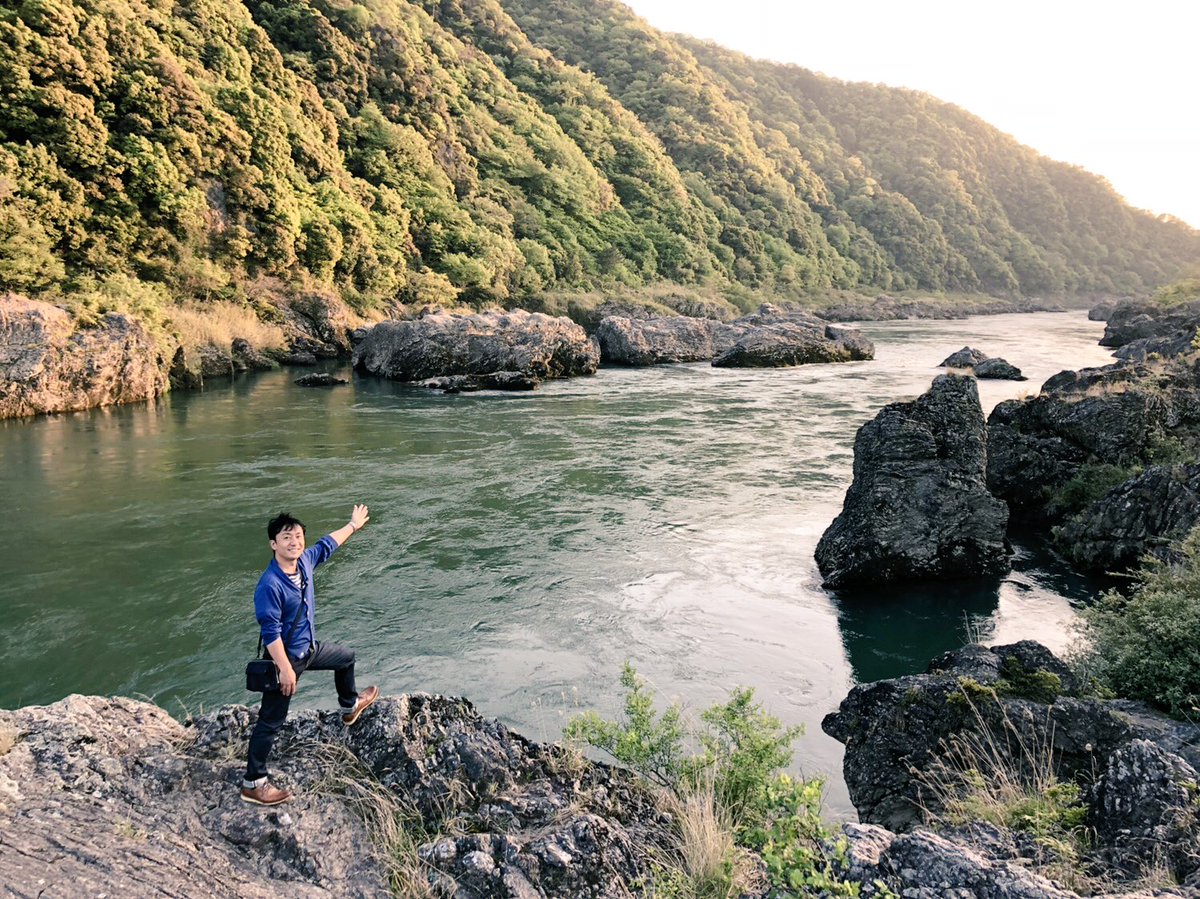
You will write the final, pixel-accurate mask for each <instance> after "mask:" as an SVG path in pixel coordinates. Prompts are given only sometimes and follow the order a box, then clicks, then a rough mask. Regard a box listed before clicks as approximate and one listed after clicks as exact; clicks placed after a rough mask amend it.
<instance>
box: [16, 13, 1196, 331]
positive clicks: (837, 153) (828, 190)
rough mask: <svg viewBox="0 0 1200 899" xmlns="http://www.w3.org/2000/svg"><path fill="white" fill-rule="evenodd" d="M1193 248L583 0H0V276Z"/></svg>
mask: <svg viewBox="0 0 1200 899" xmlns="http://www.w3.org/2000/svg"><path fill="white" fill-rule="evenodd" d="M1197 260H1200V233H1197V232H1196V231H1194V230H1192V229H1191V228H1189V227H1187V226H1186V225H1185V224H1183V223H1182V222H1178V221H1173V220H1170V219H1167V218H1155V217H1154V216H1151V215H1149V214H1148V213H1145V212H1141V211H1138V210H1135V209H1132V208H1130V207H1129V206H1128V205H1126V204H1125V203H1124V202H1123V201H1122V199H1121V198H1120V197H1119V196H1118V195H1117V194H1116V193H1115V192H1114V191H1113V190H1112V189H1111V187H1110V186H1109V185H1108V184H1107V183H1106V182H1105V181H1104V180H1103V179H1101V178H1099V177H1097V176H1095V175H1092V174H1089V173H1087V172H1085V171H1082V170H1080V169H1078V168H1074V167H1072V166H1068V165H1064V164H1061V163H1057V162H1053V161H1051V160H1048V159H1045V158H1043V157H1041V156H1039V155H1038V154H1037V153H1036V152H1034V151H1033V150H1031V149H1029V148H1027V147H1024V146H1022V145H1020V144H1018V143H1017V142H1016V141H1015V140H1013V139H1012V138H1010V137H1008V136H1007V135H1004V134H1002V133H1000V132H999V131H997V130H996V129H994V128H991V127H990V126H988V125H987V124H986V123H984V122H982V121H980V120H979V119H977V118H975V117H974V116H972V115H970V114H969V113H967V112H965V111H963V110H961V109H959V108H957V107H955V106H952V105H949V104H946V103H943V102H940V101H938V100H936V99H935V98H933V97H930V96H928V95H925V94H920V93H916V92H912V91H908V90H899V89H893V88H887V87H883V86H880V85H866V84H850V83H844V82H840V81H836V80H833V79H830V78H827V77H824V76H821V75H817V74H814V73H812V72H809V71H807V70H804V69H801V68H798V67H795V66H787V65H780V64H775V63H768V62H761V61H755V60H751V59H749V58H747V57H745V56H742V55H739V54H737V53H733V52H730V51H727V50H724V49H722V48H720V47H717V46H714V45H711V44H704V43H700V42H697V41H694V40H692V39H689V38H682V37H678V36H670V35H665V34H662V33H660V32H658V31H656V30H654V29H652V28H651V27H649V26H648V25H647V24H646V23H645V22H643V21H642V20H640V19H638V18H637V17H636V16H635V15H634V14H633V13H632V12H631V11H630V10H629V9H628V8H626V7H624V6H622V5H620V4H619V3H616V2H611V0H600V2H595V0H588V2H586V3H585V2H583V0H556V2H555V3H553V4H545V3H537V2H533V0H506V2H505V3H504V4H503V5H501V3H499V2H497V0H414V2H405V0H362V2H354V0H244V2H243V0H178V2H166V0H0V289H3V290H12V291H17V292H21V293H25V294H27V295H31V296H45V297H47V298H51V299H55V300H65V301H67V302H68V303H69V302H71V301H72V300H73V299H74V300H75V301H76V302H79V301H80V300H79V298H81V297H82V298H91V299H90V300H87V301H88V302H96V300H95V298H96V297H97V296H99V297H102V298H104V297H107V298H108V299H107V300H103V299H102V300H101V302H117V300H118V299H119V298H125V300H126V301H129V302H131V303H133V305H135V306H136V302H133V301H136V300H138V299H139V298H141V300H142V301H144V302H145V303H146V304H148V305H150V306H153V305H154V304H155V303H160V302H170V301H172V300H176V301H178V300H199V301H203V300H206V299H212V298H224V299H233V300H237V299H239V298H241V297H244V296H245V295H246V294H245V290H246V285H247V284H249V283H251V282H253V281H255V280H256V279H259V280H261V279H263V278H270V279H274V281H275V282H277V283H278V284H281V285H284V286H287V285H291V286H303V287H314V286H315V287H324V288H328V289H330V290H334V291H336V292H337V293H339V294H340V295H341V296H343V297H344V298H345V299H346V300H347V301H348V302H350V303H351V305H353V306H355V307H358V308H360V309H366V308H370V307H385V308H386V307H388V306H390V305H393V304H395V303H425V302H434V303H455V302H465V303H471V304H475V305H483V304H487V303H499V304H503V305H509V306H512V305H531V306H536V305H538V304H539V302H541V300H540V299H539V298H540V297H542V296H544V295H545V294H546V292H548V291H551V292H553V291H557V292H569V291H582V290H593V291H603V292H613V291H618V290H619V291H623V292H628V291H632V290H638V289H641V288H645V287H650V286H653V285H658V284H670V285H684V286H686V287H690V288H694V289H696V290H698V291H699V290H704V291H709V292H712V293H716V294H723V295H725V296H726V297H730V298H735V299H736V298H739V297H740V298H742V299H745V298H746V297H750V296H760V295H771V296H774V297H779V298H783V299H797V300H806V299H810V300H811V299H813V298H818V297H820V296H822V295H824V294H827V293H828V292H830V291H834V290H839V289H848V290H857V291H862V292H877V291H879V290H925V291H957V292H988V293H992V294H999V295H1014V296H1015V295H1027V296H1028V295H1046V294H1074V293H1112V292H1119V293H1130V292H1142V291H1148V290H1149V289H1150V288H1152V287H1153V286H1155V285H1157V284H1160V283H1162V282H1164V281H1167V280H1169V279H1171V278H1173V277H1175V276H1177V275H1178V273H1179V272H1180V271H1181V270H1182V269H1183V268H1185V267H1186V266H1187V265H1188V264H1190V263H1195V262H1196V261H1197ZM131 298H132V299H131Z"/></svg>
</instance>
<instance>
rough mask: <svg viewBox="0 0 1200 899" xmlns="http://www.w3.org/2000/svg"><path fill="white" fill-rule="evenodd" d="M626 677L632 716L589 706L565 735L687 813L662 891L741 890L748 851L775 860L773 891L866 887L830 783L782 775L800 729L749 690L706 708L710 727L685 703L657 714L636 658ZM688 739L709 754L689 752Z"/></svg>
mask: <svg viewBox="0 0 1200 899" xmlns="http://www.w3.org/2000/svg"><path fill="white" fill-rule="evenodd" d="M621 684H622V685H623V686H624V687H625V691H626V693H625V715H624V719H623V720H622V721H619V722H613V721H605V720H604V719H602V718H600V717H599V716H598V715H597V714H596V713H595V712H588V713H585V714H583V715H579V716H577V717H575V718H574V719H572V720H571V722H570V723H569V724H568V725H567V728H566V731H565V735H566V736H567V737H568V738H570V739H579V740H585V741H587V742H588V743H591V744H592V745H593V746H595V747H597V748H599V749H603V750H604V751H605V752H608V753H609V754H610V755H612V756H613V757H614V758H615V759H617V761H619V762H621V763H623V764H625V765H628V766H629V767H631V768H633V769H634V770H635V771H637V772H639V773H640V774H642V775H643V776H645V777H647V778H649V779H650V780H653V781H654V782H655V783H658V784H661V785H663V786H665V787H667V788H668V790H670V791H671V794H672V795H673V796H674V800H673V802H674V803H675V804H676V806H677V808H679V809H681V810H682V811H681V812H680V813H679V814H676V815H674V817H675V819H676V821H677V829H678V834H677V837H678V839H679V847H678V849H677V853H676V854H677V855H678V857H679V859H681V860H683V861H682V862H681V863H678V864H675V865H671V866H660V868H659V871H658V877H657V879H656V882H655V884H654V889H653V895H655V896H659V897H661V896H670V897H681V899H682V897H695V899H699V897H724V896H727V895H731V893H729V890H732V889H735V888H737V887H738V885H739V884H742V885H744V883H745V880H746V877H747V872H748V869H747V867H746V865H745V863H744V854H745V851H746V850H747V849H751V850H754V851H756V852H758V853H760V854H761V856H762V858H763V860H764V862H765V863H766V866H767V870H768V874H769V877H770V880H771V886H772V893H771V895H773V896H777V897H791V896H800V895H827V896H857V895H858V894H859V889H860V885H859V884H857V883H851V882H848V881H844V880H843V879H842V878H841V876H840V872H841V871H842V870H843V863H844V861H845V843H844V840H842V839H840V838H837V839H835V837H834V835H833V833H832V832H831V831H830V830H829V828H828V827H827V826H826V825H825V824H824V822H822V820H821V815H820V803H821V792H822V788H823V783H822V781H821V780H819V779H814V780H794V779H793V778H791V777H789V776H788V775H787V774H784V773H782V769H783V768H785V767H786V766H787V765H789V764H790V763H791V760H792V749H791V746H792V743H793V742H794V741H795V739H796V737H797V736H799V734H800V733H801V729H800V728H798V727H790V728H784V727H783V726H782V725H781V724H780V722H779V719H778V718H776V717H774V716H773V715H770V714H768V713H767V712H766V711H765V710H764V709H763V707H762V705H761V704H760V703H756V702H755V701H754V692H753V691H752V690H750V689H746V688H738V689H735V690H734V691H732V692H731V693H730V696H729V699H728V700H727V701H726V702H725V703H723V704H720V705H715V706H713V707H712V708H710V709H708V710H707V711H705V712H703V713H702V714H701V716H700V720H701V722H702V726H698V727H691V728H685V726H684V723H683V713H682V710H681V709H680V708H679V706H678V705H672V706H670V707H669V708H668V709H667V711H666V712H664V713H663V714H662V715H661V717H660V716H658V715H657V714H656V712H655V710H654V694H653V693H652V692H651V691H650V690H649V689H648V688H647V686H646V684H645V681H643V680H642V679H641V678H640V677H638V675H637V672H636V671H635V670H634V669H633V667H632V666H631V665H629V664H628V663H626V665H625V667H624V668H623V669H622V672H621ZM685 742H690V743H692V744H693V745H697V746H698V747H699V748H700V750H701V751H700V752H699V753H698V754H692V755H689V754H687V752H686V750H685V748H684V747H685ZM697 797H700V798H699V799H697ZM876 888H877V890H878V892H877V893H876V895H878V896H880V897H886V896H889V895H890V893H888V892H887V889H886V887H884V886H883V885H882V884H877V885H876Z"/></svg>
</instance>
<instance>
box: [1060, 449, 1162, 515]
mask: <svg viewBox="0 0 1200 899" xmlns="http://www.w3.org/2000/svg"><path fill="white" fill-rule="evenodd" d="M1141 472H1142V469H1141V468H1139V467H1130V468H1123V467H1121V466H1119V465H1110V464H1109V463H1107V462H1099V463H1092V464H1088V465H1082V466H1080V468H1079V471H1077V472H1076V473H1075V476H1074V477H1073V478H1071V480H1069V481H1067V483H1066V484H1064V485H1063V486H1062V487H1060V488H1058V490H1056V491H1051V492H1049V495H1048V496H1047V498H1046V511H1047V512H1048V513H1049V514H1050V515H1051V516H1052V517H1054V518H1062V517H1066V516H1068V515H1074V514H1075V513H1077V512H1082V511H1083V510H1084V509H1086V508H1087V507H1088V506H1090V505H1091V504H1092V503H1094V502H1095V501H1096V500H1098V499H1100V497H1102V496H1104V494H1106V493H1108V491H1110V490H1112V489H1113V488H1114V487H1117V486H1119V485H1120V484H1124V483H1125V482H1126V481H1128V480H1129V479H1130V478H1132V477H1134V476H1135V475H1138V474H1141Z"/></svg>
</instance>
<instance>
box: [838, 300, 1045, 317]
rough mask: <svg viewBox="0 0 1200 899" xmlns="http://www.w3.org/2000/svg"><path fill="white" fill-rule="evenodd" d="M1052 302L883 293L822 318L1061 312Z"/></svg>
mask: <svg viewBox="0 0 1200 899" xmlns="http://www.w3.org/2000/svg"><path fill="white" fill-rule="evenodd" d="M1060 308H1061V307H1060V306H1057V305H1055V304H1053V303H1047V302H1044V301H1042V300H1037V299H1030V298H1021V299H1015V300H1013V299H1002V298H999V297H988V298H981V299H977V300H972V301H971V302H970V303H969V304H966V305H956V304H954V303H952V302H948V301H946V300H938V299H928V300H919V299H898V298H896V297H892V296H888V295H887V294H880V295H879V296H877V297H875V298H874V299H873V300H867V299H863V300H851V301H848V302H845V303H838V304H837V305H834V306H829V307H828V308H825V309H822V310H821V318H823V319H825V320H826V321H834V322H856V321H896V320H902V319H903V320H907V319H964V318H967V317H968V316H971V315H1001V314H1005V313H1010V312H1044V311H1047V310H1051V311H1053V310H1057V309H1060Z"/></svg>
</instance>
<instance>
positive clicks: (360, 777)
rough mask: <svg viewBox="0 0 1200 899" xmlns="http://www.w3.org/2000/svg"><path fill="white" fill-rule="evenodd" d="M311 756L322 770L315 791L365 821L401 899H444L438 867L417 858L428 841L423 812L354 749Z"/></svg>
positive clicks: (319, 749)
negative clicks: (435, 876) (434, 878)
mask: <svg viewBox="0 0 1200 899" xmlns="http://www.w3.org/2000/svg"><path fill="white" fill-rule="evenodd" d="M311 757H312V758H313V759H314V760H315V763H316V765H317V766H318V770H319V771H320V777H319V779H318V781H317V782H316V783H315V784H314V786H313V792H314V793H316V794H317V795H325V796H330V797H336V798H337V799H338V800H339V801H340V802H343V803H345V804H346V805H347V806H348V807H349V808H350V809H351V811H353V812H354V814H355V815H357V816H358V817H359V819H360V820H361V821H362V822H363V825H364V826H365V827H366V829H367V833H368V834H369V835H370V838H371V844H372V847H373V849H374V854H375V858H376V859H377V860H378V862H379V864H380V865H382V866H383V869H384V870H385V871H386V872H387V876H388V882H389V884H390V886H391V892H392V895H393V896H396V897H398V899H434V897H436V896H438V895H439V894H438V893H437V892H436V891H435V890H434V888H433V886H432V884H431V880H430V874H431V873H432V872H433V868H432V867H431V866H430V865H429V864H428V863H427V862H425V861H424V860H423V859H422V858H421V857H420V856H419V855H418V854H417V849H418V846H419V843H420V842H422V841H423V840H424V838H425V836H426V834H425V832H424V829H423V827H422V824H421V816H420V814H419V813H418V812H417V810H416V809H415V808H413V807H411V806H410V805H408V804H407V803H405V802H404V801H403V800H401V799H400V797H398V796H397V795H396V794H395V793H393V792H392V791H391V790H389V789H388V788H387V787H386V786H384V785H383V784H381V783H380V782H379V781H378V780H376V779H375V778H374V777H373V776H372V775H371V773H370V772H369V771H367V770H365V769H364V768H363V766H362V764H361V763H360V762H359V761H358V759H357V758H356V757H355V756H354V755H353V754H352V753H351V752H350V751H349V750H348V749H345V748H344V747H341V746H334V745H329V744H319V745H318V746H316V747H314V748H313V751H312V753H311Z"/></svg>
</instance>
